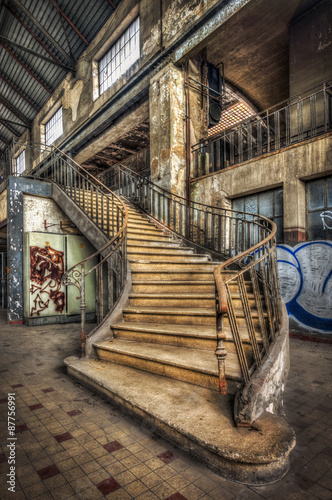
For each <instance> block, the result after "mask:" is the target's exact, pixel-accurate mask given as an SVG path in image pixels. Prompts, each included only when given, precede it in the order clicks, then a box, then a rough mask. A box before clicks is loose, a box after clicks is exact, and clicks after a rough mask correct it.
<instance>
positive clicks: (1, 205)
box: [0, 189, 7, 224]
mask: <svg viewBox="0 0 332 500" xmlns="http://www.w3.org/2000/svg"><path fill="white" fill-rule="evenodd" d="M6 219H7V189H5V190H4V191H2V193H1V194H0V224H1V222H3V221H5V220H6Z"/></svg>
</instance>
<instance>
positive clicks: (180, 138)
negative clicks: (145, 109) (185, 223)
mask: <svg viewBox="0 0 332 500" xmlns="http://www.w3.org/2000/svg"><path fill="white" fill-rule="evenodd" d="M150 156H151V180H152V182H154V183H155V184H158V185H159V186H160V187H162V188H163V189H166V190H167V191H172V192H173V193H176V194H178V195H179V196H185V192H186V144H185V93H184V80H183V73H182V71H181V69H179V68H177V67H175V66H174V65H173V64H172V63H169V64H167V66H165V67H164V68H163V69H162V70H160V71H159V72H158V73H157V74H156V75H155V76H154V77H153V78H152V79H151V81H150Z"/></svg>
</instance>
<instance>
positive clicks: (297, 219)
mask: <svg viewBox="0 0 332 500" xmlns="http://www.w3.org/2000/svg"><path fill="white" fill-rule="evenodd" d="M305 214H306V207H305V183H304V182H303V181H300V180H299V179H295V178H293V177H292V178H290V179H288V180H287V182H285V183H284V242H285V243H287V244H289V245H295V244H296V243H300V242H301V241H305V240H306V235H305Z"/></svg>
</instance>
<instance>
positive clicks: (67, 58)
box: [12, 0, 75, 64]
mask: <svg viewBox="0 0 332 500" xmlns="http://www.w3.org/2000/svg"><path fill="white" fill-rule="evenodd" d="M12 1H13V2H14V3H15V4H16V5H17V6H18V7H19V9H21V10H22V12H24V14H25V15H26V16H28V17H29V19H30V20H31V21H32V22H33V23H34V25H35V26H37V28H38V29H39V30H40V31H41V32H42V33H43V35H44V36H45V37H46V38H47V39H48V40H49V42H51V43H52V45H53V46H54V47H56V48H57V50H58V51H59V52H60V53H61V54H62V55H63V57H64V58H65V59H66V60H67V61H68V62H69V64H75V60H74V59H73V58H71V57H70V56H69V55H68V54H67V52H66V51H65V50H64V49H63V48H62V47H61V45H59V44H58V42H57V41H56V40H54V38H53V37H52V36H51V35H50V34H49V33H48V31H47V30H46V29H45V28H44V27H43V26H42V25H41V24H40V23H39V22H38V21H37V19H35V18H34V17H33V15H32V14H31V13H30V12H29V11H28V10H27V9H26V8H25V7H24V5H22V4H21V2H20V1H19V0H12Z"/></svg>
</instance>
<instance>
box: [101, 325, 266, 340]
mask: <svg viewBox="0 0 332 500" xmlns="http://www.w3.org/2000/svg"><path fill="white" fill-rule="evenodd" d="M111 328H112V329H113V330H132V331H136V332H146V333H155V334H164V335H173V336H182V337H193V338H201V339H206V340H215V341H216V342H217V334H216V327H215V326H209V325H178V324H171V323H167V324H164V323H144V322H143V321H122V322H121V323H116V324H114V325H111ZM238 329H239V334H240V337H241V339H242V341H243V342H246V343H249V334H248V331H247V328H246V327H245V326H239V327H238ZM223 332H224V333H225V334H226V339H225V340H227V341H228V342H233V336H232V333H231V330H230V327H229V326H227V325H225V326H224V328H223ZM256 336H257V340H258V341H260V340H261V335H260V334H259V333H257V332H256Z"/></svg>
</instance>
